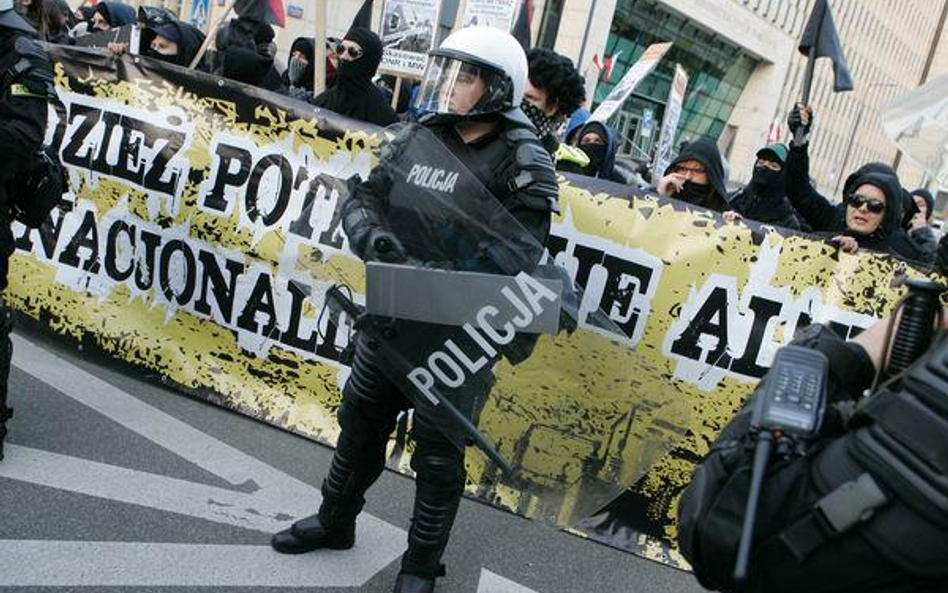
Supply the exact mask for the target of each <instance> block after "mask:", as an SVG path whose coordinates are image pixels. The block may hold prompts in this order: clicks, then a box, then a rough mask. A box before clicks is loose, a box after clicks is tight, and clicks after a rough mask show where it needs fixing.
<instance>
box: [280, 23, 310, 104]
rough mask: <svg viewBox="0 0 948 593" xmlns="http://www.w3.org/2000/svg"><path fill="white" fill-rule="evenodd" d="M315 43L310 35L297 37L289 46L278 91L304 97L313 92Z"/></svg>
mask: <svg viewBox="0 0 948 593" xmlns="http://www.w3.org/2000/svg"><path fill="white" fill-rule="evenodd" d="M315 63H316V45H315V44H314V43H313V39H312V38H311V37H297V38H296V39H294V40H293V45H291V46H290V61H289V62H288V63H287V66H286V70H285V71H284V72H283V76H282V82H283V86H282V88H281V89H280V92H281V93H283V94H285V95H289V96H292V97H297V98H300V99H306V98H308V97H309V95H310V94H311V93H312V92H313V83H314V82H315V79H316V70H315V68H314V66H315Z"/></svg>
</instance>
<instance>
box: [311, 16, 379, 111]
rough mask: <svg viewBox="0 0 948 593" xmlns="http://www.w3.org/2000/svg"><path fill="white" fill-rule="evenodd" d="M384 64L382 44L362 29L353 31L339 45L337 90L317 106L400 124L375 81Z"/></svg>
mask: <svg viewBox="0 0 948 593" xmlns="http://www.w3.org/2000/svg"><path fill="white" fill-rule="evenodd" d="M381 62H382V41H381V40H380V39H379V36H378V35H376V34H375V33H373V32H372V31H370V30H369V29H365V28H362V27H354V28H352V29H350V30H349V32H348V33H347V34H346V36H345V38H344V39H343V40H342V43H341V44H340V45H339V67H338V70H337V72H336V82H335V84H334V85H333V87H332V88H331V89H329V90H327V91H325V92H323V93H322V94H320V95H319V96H318V97H316V98H315V99H314V100H313V104H314V105H315V106H317V107H321V108H323V109H328V110H330V111H334V112H336V113H338V114H339V115H342V116H345V117H351V118H352V119H357V120H360V121H366V122H369V123H373V124H375V125H378V126H383V127H384V126H388V125H391V124H394V123H396V122H397V121H398V119H397V118H396V117H395V112H394V111H393V110H392V108H391V106H390V105H389V104H388V103H386V102H385V98H384V97H383V95H382V91H380V90H379V88H378V87H377V86H375V83H373V82H372V78H373V77H374V76H375V72H376V71H377V70H378V68H379V64H380V63H381Z"/></svg>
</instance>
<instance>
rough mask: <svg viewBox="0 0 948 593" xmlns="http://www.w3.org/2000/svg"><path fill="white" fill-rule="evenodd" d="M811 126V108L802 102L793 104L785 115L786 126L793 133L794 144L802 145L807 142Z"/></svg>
mask: <svg viewBox="0 0 948 593" xmlns="http://www.w3.org/2000/svg"><path fill="white" fill-rule="evenodd" d="M812 126H813V108H812V107H808V106H806V105H804V104H802V103H797V104H796V105H794V107H793V110H792V111H790V115H789V116H788V117H787V127H789V128H790V132H791V133H792V134H793V144H794V146H802V145H804V144H806V143H807V140H808V139H809V136H810V128H811V127H812Z"/></svg>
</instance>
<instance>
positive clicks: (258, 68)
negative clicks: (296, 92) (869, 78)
mask: <svg viewBox="0 0 948 593" xmlns="http://www.w3.org/2000/svg"><path fill="white" fill-rule="evenodd" d="M261 30H263V33H262V34H261V33H260V31H261ZM267 30H269V32H270V35H272V33H273V28H272V27H270V25H266V24H262V23H258V22H256V21H253V20H250V19H244V18H237V19H234V20H232V21H230V22H229V23H228V24H227V26H226V27H221V28H220V29H219V30H218V31H217V37H216V38H215V40H214V42H215V46H216V52H215V55H214V57H213V60H212V61H213V64H212V70H213V72H214V73H215V74H217V75H218V76H224V77H225V78H230V79H231V80H236V81H239V82H243V83H246V84H249V85H253V86H256V87H260V88H264V89H267V90H271V91H276V90H279V89H280V86H281V79H280V74H279V73H278V72H277V71H276V68H274V66H273V57H272V56H270V55H268V54H265V53H261V49H260V45H261V44H263V45H265V46H266V45H268V44H269V42H266V43H264V42H263V40H265V39H266V37H267V33H266V31H267ZM271 39H272V37H271Z"/></svg>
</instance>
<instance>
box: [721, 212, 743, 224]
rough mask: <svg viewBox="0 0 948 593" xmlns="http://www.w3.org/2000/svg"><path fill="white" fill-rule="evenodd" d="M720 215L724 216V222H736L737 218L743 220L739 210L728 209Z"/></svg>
mask: <svg viewBox="0 0 948 593" xmlns="http://www.w3.org/2000/svg"><path fill="white" fill-rule="evenodd" d="M721 216H723V217H724V220H725V221H726V222H737V221H738V220H744V217H743V216H741V214H740V212H735V211H733V210H728V211H727V212H725V213H724V214H722V215H721Z"/></svg>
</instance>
